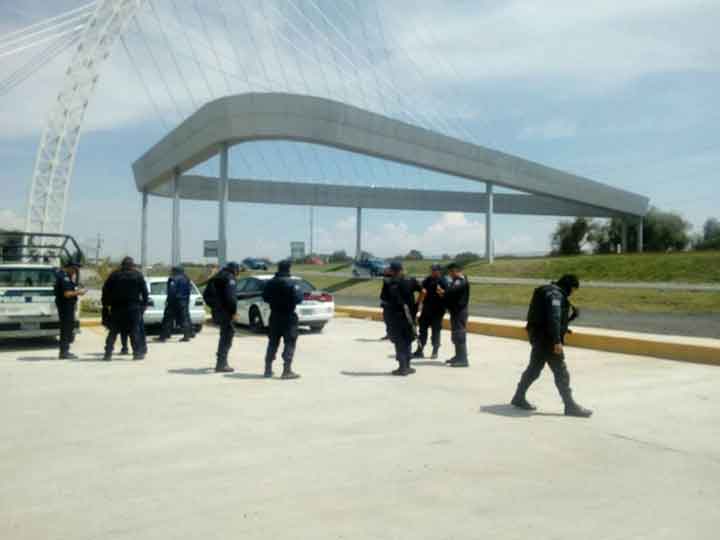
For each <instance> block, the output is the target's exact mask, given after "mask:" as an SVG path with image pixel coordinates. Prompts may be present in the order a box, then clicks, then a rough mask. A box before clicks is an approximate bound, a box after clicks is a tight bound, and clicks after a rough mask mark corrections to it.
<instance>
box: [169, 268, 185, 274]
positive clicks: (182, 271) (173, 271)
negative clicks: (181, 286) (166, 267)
mask: <svg viewBox="0 0 720 540" xmlns="http://www.w3.org/2000/svg"><path fill="white" fill-rule="evenodd" d="M171 272H172V273H173V275H175V276H177V275H179V274H183V273H185V268H183V267H182V266H173V267H172V270H171Z"/></svg>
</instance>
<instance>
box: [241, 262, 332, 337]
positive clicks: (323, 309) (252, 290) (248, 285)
mask: <svg viewBox="0 0 720 540" xmlns="http://www.w3.org/2000/svg"><path fill="white" fill-rule="evenodd" d="M271 278H272V276H270V275H260V276H252V277H248V278H244V279H240V280H239V281H238V283H237V298H238V322H239V323H240V324H246V325H248V326H249V327H250V329H251V330H253V331H254V332H260V331H262V330H263V329H264V328H265V327H266V326H267V324H268V322H269V321H270V311H271V309H270V306H269V305H268V304H266V303H265V301H264V300H263V298H262V292H263V290H264V289H265V285H266V284H267V282H268V281H270V279H271ZM291 279H293V280H294V281H296V282H297V284H298V286H299V287H300V290H301V291H302V292H303V295H304V300H303V302H302V304H300V305H299V306H298V307H297V308H296V310H295V312H296V313H297V316H298V320H299V323H300V326H308V327H310V329H311V330H312V331H313V332H322V330H323V328H325V325H326V324H327V323H328V321H330V319H332V318H333V317H334V316H335V301H334V299H333V297H332V295H330V294H328V293H326V292H322V291H318V290H317V289H316V288H315V287H314V286H313V284H312V283H310V282H309V281H306V280H304V279H302V278H299V277H296V276H292V278H291Z"/></svg>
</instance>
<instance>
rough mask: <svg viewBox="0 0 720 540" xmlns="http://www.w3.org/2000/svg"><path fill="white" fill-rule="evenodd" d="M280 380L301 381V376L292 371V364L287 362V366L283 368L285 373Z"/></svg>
mask: <svg viewBox="0 0 720 540" xmlns="http://www.w3.org/2000/svg"><path fill="white" fill-rule="evenodd" d="M280 378H281V379H285V380H290V379H299V378H300V375H298V374H297V373H295V372H294V371H293V370H292V364H291V363H290V362H285V365H284V366H283V372H282V375H281V376H280Z"/></svg>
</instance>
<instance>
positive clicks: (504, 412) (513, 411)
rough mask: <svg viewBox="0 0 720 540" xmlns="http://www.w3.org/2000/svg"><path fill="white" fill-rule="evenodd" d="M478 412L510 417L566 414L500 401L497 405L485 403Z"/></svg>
mask: <svg viewBox="0 0 720 540" xmlns="http://www.w3.org/2000/svg"><path fill="white" fill-rule="evenodd" d="M478 412H483V413H487V414H494V415H496V416H505V417H508V418H530V417H531V416H565V415H564V414H560V413H544V412H537V411H525V410H523V409H518V408H517V407H514V406H513V405H510V404H509V403H499V404H497V405H483V406H482V407H480V410H479V411H478Z"/></svg>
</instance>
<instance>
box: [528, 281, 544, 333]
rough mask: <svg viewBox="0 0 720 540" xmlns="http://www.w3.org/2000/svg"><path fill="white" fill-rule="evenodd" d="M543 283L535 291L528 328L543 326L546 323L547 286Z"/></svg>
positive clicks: (529, 309) (531, 301) (529, 313)
mask: <svg viewBox="0 0 720 540" xmlns="http://www.w3.org/2000/svg"><path fill="white" fill-rule="evenodd" d="M546 287H547V286H546V285H543V286H541V287H538V288H536V289H535V290H534V291H533V295H532V300H530V307H529V308H528V314H527V328H528V329H530V328H542V327H543V326H544V325H545V322H546V321H545V315H546V310H545V294H546V291H545V288H546Z"/></svg>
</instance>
